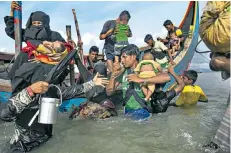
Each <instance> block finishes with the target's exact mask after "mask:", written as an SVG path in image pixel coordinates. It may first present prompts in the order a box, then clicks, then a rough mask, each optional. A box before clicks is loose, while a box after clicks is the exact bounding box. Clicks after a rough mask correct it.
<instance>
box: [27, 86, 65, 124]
mask: <svg viewBox="0 0 231 153" xmlns="http://www.w3.org/2000/svg"><path fill="white" fill-rule="evenodd" d="M50 87H56V88H57V89H58V90H59V92H60V104H59V105H57V104H56V106H57V107H59V106H61V105H62V98H63V97H62V91H61V89H60V88H59V87H58V86H56V85H54V84H50V85H49V86H48V89H49V88H50ZM41 96H42V94H40V96H39V102H38V103H39V104H40V99H41ZM38 115H39V110H38V111H37V112H36V113H35V114H34V116H33V117H32V119H31V120H30V122H29V124H28V126H31V124H32V123H33V122H34V120H35V118H36V117H37V116H38Z"/></svg>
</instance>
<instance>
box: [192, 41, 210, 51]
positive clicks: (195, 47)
mask: <svg viewBox="0 0 231 153" xmlns="http://www.w3.org/2000/svg"><path fill="white" fill-rule="evenodd" d="M201 42H202V39H201V40H200V41H199V42H198V43H197V45H196V47H195V51H196V53H198V54H204V53H211V51H202V52H200V51H198V50H197V47H198V45H199V44H200V43H201Z"/></svg>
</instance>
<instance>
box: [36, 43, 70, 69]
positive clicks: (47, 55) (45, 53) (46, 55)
mask: <svg viewBox="0 0 231 153" xmlns="http://www.w3.org/2000/svg"><path fill="white" fill-rule="evenodd" d="M33 54H34V56H35V59H33V62H42V63H46V64H53V65H55V64H57V63H59V62H60V61H61V60H62V59H63V58H64V57H65V56H66V55H67V54H68V51H67V49H66V47H65V46H64V44H63V43H62V42H59V41H55V42H49V41H43V44H40V45H39V46H38V47H37V48H36V50H34V51H33Z"/></svg>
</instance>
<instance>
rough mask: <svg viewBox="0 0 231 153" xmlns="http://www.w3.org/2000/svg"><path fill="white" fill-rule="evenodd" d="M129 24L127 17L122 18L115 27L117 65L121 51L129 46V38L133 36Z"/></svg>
mask: <svg viewBox="0 0 231 153" xmlns="http://www.w3.org/2000/svg"><path fill="white" fill-rule="evenodd" d="M127 23H128V21H127V17H124V16H122V17H121V18H120V21H119V23H118V24H116V27H115V47H114V53H115V63H119V57H120V55H121V49H122V48H123V47H125V46H127V45H128V36H129V35H131V30H130V27H129V25H128V24H127Z"/></svg>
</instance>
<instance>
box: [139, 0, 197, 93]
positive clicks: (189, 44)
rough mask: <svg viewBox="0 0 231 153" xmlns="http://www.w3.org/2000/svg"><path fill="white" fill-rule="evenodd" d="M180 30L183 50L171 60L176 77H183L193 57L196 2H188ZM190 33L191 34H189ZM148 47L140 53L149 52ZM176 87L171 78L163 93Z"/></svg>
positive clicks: (195, 33)
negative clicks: (183, 39) (173, 63)
mask: <svg viewBox="0 0 231 153" xmlns="http://www.w3.org/2000/svg"><path fill="white" fill-rule="evenodd" d="M179 28H181V30H182V32H183V35H184V38H185V42H184V47H183V50H181V51H180V52H179V53H178V54H177V55H176V58H175V59H174V60H173V61H174V62H175V63H176V65H175V68H174V70H175V72H176V74H178V75H183V74H184V71H185V70H187V69H188V67H189V65H190V63H191V60H192V58H193V55H194V53H195V48H196V45H197V43H198V37H199V33H198V32H199V2H198V1H191V2H189V6H188V9H187V11H186V13H185V16H184V18H183V20H182V22H181V24H180V25H179ZM190 33H191V34H190ZM150 50H151V48H150V47H148V46H147V47H142V48H140V51H141V52H143V53H144V52H148V51H150ZM176 85H177V83H176V81H175V79H174V78H173V77H172V76H171V81H170V82H168V83H166V84H165V85H164V87H163V90H164V91H167V90H170V89H172V88H174V87H175V86H176Z"/></svg>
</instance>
